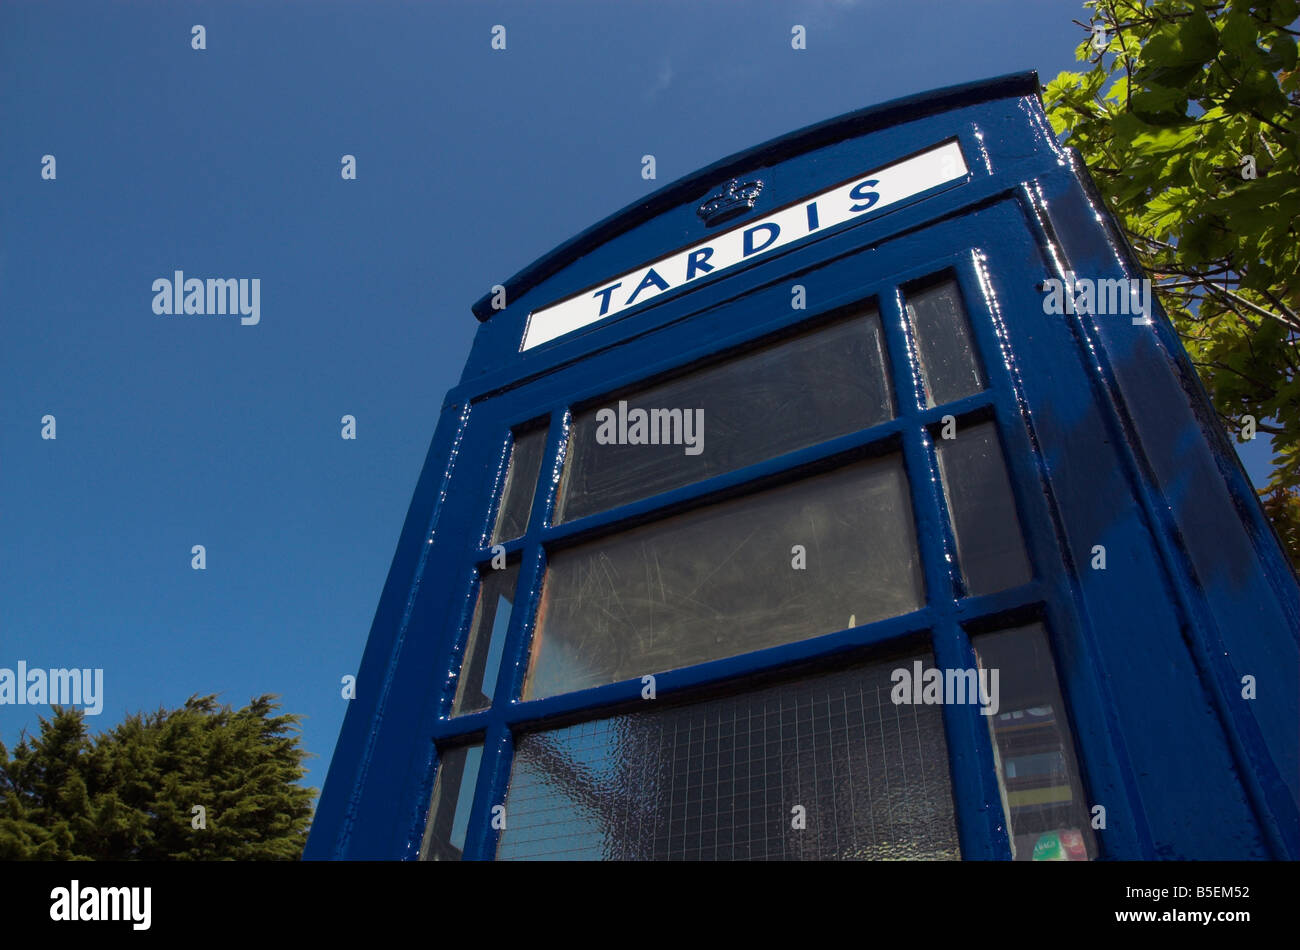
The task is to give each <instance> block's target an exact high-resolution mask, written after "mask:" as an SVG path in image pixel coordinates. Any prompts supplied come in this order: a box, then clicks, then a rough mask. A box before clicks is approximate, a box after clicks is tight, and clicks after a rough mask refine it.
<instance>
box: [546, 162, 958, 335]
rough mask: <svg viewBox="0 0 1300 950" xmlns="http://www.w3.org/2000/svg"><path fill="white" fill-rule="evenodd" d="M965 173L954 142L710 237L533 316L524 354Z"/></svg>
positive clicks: (867, 215) (866, 174)
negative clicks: (678, 288)
mask: <svg viewBox="0 0 1300 950" xmlns="http://www.w3.org/2000/svg"><path fill="white" fill-rule="evenodd" d="M966 171H967V169H966V162H965V161H964V160H963V159H962V154H961V149H960V148H959V147H958V145H957V143H956V142H948V143H945V144H944V145H940V146H939V147H937V148H932V149H930V150H929V151H927V152H922V153H921V154H919V155H914V156H912V157H911V158H908V159H904V160H903V161H901V162H896V163H895V164H893V165H888V166H886V167H885V168H881V169H878V170H877V171H873V172H867V173H865V174H864V175H863V176H862V177H861V178H859V179H855V180H854V181H851V182H849V183H847V184H843V185H839V186H838V187H835V188H832V189H830V190H829V191H824V192H822V193H821V194H819V195H814V196H812V197H811V198H805V199H803V200H801V201H797V202H795V203H794V204H791V205H787V206H786V207H784V208H781V209H780V210H779V211H775V212H773V213H772V214H770V215H769V216H767V217H766V218H763V219H761V220H759V221H751V222H748V223H746V224H742V225H740V226H738V227H735V228H732V229H731V230H730V231H723V232H721V233H719V234H715V235H713V237H711V238H710V239H709V240H707V241H703V242H701V243H699V244H696V245H694V246H693V247H688V248H685V249H684V250H681V251H677V252H676V253H673V254H669V255H668V256H667V257H663V258H661V259H659V260H657V261H655V262H654V263H653V264H650V265H649V266H647V267H642V268H640V269H638V270H634V271H630V272H628V273H626V274H622V275H620V276H619V277H615V278H612V279H611V280H609V281H607V282H606V283H604V284H602V285H601V286H600V287H597V288H596V289H595V290H594V291H583V292H582V293H580V294H577V295H575V296H573V297H569V298H568V299H567V300H561V301H560V302H559V303H556V304H552V305H551V306H549V307H545V308H543V309H541V310H538V311H536V312H534V313H533V314H532V315H531V317H530V318H529V320H528V329H526V330H525V331H524V342H523V346H522V347H521V349H524V350H528V349H531V348H532V347H534V346H540V345H541V344H543V343H547V342H549V341H550V340H554V339H555V338H556V337H560V336H564V334H566V333H572V332H573V331H574V330H577V329H580V328H581V327H585V326H588V325H590V324H592V323H596V322H597V321H600V320H605V319H608V318H609V317H613V316H615V315H617V314H619V313H622V312H623V311H624V310H627V309H628V308H629V307H634V306H636V305H637V304H642V303H645V302H646V301H647V300H651V299H653V298H655V297H657V296H658V295H659V294H662V293H664V292H665V291H668V290H672V289H674V288H677V287H680V286H682V285H683V284H689V283H690V282H691V281H693V280H699V279H700V278H701V277H704V276H705V275H708V274H716V273H718V272H719V271H723V270H726V269H727V268H728V267H734V266H735V265H737V264H740V263H742V262H744V261H748V260H751V259H753V258H756V257H758V256H760V255H762V254H768V253H771V252H772V251H775V250H777V249H778V248H782V247H786V246H787V245H790V244H794V243H796V242H798V241H802V240H804V239H805V238H807V237H808V236H809V235H811V234H814V233H816V232H818V231H825V230H826V229H828V228H833V227H835V226H836V225H837V224H843V223H844V222H845V221H848V220H850V219H852V218H858V217H869V216H870V215H871V214H872V213H874V212H876V211H878V210H879V209H881V208H886V207H888V206H889V205H892V204H896V203H897V202H899V201H903V200H904V199H906V198H910V197H911V196H912V195H915V194H919V193H921V192H923V191H925V190H926V189H928V188H933V187H935V186H936V185H942V184H944V183H945V182H949V181H952V180H954V179H956V178H962V177H964V176H965V175H966Z"/></svg>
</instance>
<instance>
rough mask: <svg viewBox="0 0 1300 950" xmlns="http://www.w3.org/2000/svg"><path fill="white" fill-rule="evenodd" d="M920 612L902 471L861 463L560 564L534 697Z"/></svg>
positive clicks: (548, 598)
mask: <svg viewBox="0 0 1300 950" xmlns="http://www.w3.org/2000/svg"><path fill="white" fill-rule="evenodd" d="M795 545H800V546H801V549H802V552H803V553H802V554H800V553H798V552H797V551H795V550H793V549H794V546H795ZM798 563H803V564H805V565H806V568H805V569H802V570H799V569H795V567H794V565H795V564H798ZM923 602H924V591H923V585H922V580H921V569H920V565H919V562H918V558H917V551H916V535H915V530H914V528H913V524H912V509H911V504H910V502H909V500H908V492H907V478H906V476H905V474H904V472H903V465H902V462H901V460H900V459H899V457H898V456H890V457H888V458H885V459H876V460H871V461H866V462H857V463H854V464H851V465H847V466H845V467H844V468H841V469H837V470H836V471H833V472H830V473H828V474H823V475H817V476H813V477H811V478H807V479H804V480H802V481H798V482H795V483H793V484H789V485H784V486H781V487H779V488H773V489H770V490H768V491H765V492H760V493H758V494H754V495H749V496H746V497H743V498H737V499H733V500H730V501H725V502H721V503H719V504H716V505H711V506H709V507H706V508H701V509H696V510H695V511H691V512H687V513H685V514H681V515H677V516H674V517H671V518H667V519H665V520H663V521H660V522H656V523H653V524H650V525H645V526H642V527H639V528H634V529H632V530H630V531H627V532H624V533H623V534H620V535H616V536H613V537H610V538H602V539H600V540H598V541H593V542H590V543H588V544H585V545H581V546H579V547H575V548H570V549H567V550H562V551H559V552H557V553H556V554H555V555H554V556H553V557H552V558H551V559H550V564H549V567H548V570H547V574H546V579H545V586H544V588H543V593H542V602H541V607H540V609H539V612H538V618H537V625H536V626H537V630H536V633H535V634H534V637H533V647H532V662H531V668H530V670H529V675H528V680H527V683H526V684H525V689H524V698H525V699H537V698H540V697H543V696H552V695H555V694H557V693H564V692H569V691H571V690H576V689H583V688H586V687H591V686H601V685H603V684H606V683H613V682H617V681H619V680H624V679H632V678H640V677H641V676H643V675H645V674H647V673H657V672H661V671H663V670H670V669H676V668H679V667H683V666H690V665H692V664H695V663H702V662H705V661H707V660H715V659H719V658H721V657H728V656H735V655H737V654H740V653H748V652H750V651H753V650H760V649H763V648H765V647H771V646H776V645H777V644H781V643H788V642H790V641H792V640H802V639H805V638H808V637H815V636H819V635H821V634H826V633H833V632H834V631H836V630H841V629H843V628H845V627H849V626H853V625H856V624H864V623H869V622H871V621H873V620H880V619H882V618H884V617H892V616H895V615H896V614H904V613H907V612H909V611H911V610H915V609H917V608H919V607H920V606H922V604H923Z"/></svg>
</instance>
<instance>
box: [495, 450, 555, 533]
mask: <svg viewBox="0 0 1300 950" xmlns="http://www.w3.org/2000/svg"><path fill="white" fill-rule="evenodd" d="M545 452H546V429H544V428H541V429H533V430H531V431H530V432H525V433H522V434H520V435H518V436H516V437H515V441H514V445H513V446H512V447H511V449H510V465H509V466H508V467H507V468H506V484H505V487H504V488H502V490H501V499H500V501H501V505H500V507H499V508H498V511H497V524H496V530H494V531H493V532H492V541H493V543H496V542H497V541H509V540H510V539H511V538H518V537H522V536H523V533H524V532H525V531H526V530H528V513H529V512H530V511H531V510H532V507H533V493H534V492H536V491H537V475H538V473H539V472H541V470H542V455H544V454H545Z"/></svg>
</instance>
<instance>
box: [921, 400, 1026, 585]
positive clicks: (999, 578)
mask: <svg viewBox="0 0 1300 950" xmlns="http://www.w3.org/2000/svg"><path fill="white" fill-rule="evenodd" d="M938 454H939V472H940V473H941V474H942V476H943V490H944V496H945V497H946V498H947V500H948V512H949V514H950V516H951V517H952V530H953V534H954V535H956V538H957V560H958V563H959V564H960V565H961V571H962V576H963V577H964V578H965V579H966V591H967V593H970V594H992V593H995V592H996V591H1000V590H1006V589H1007V588H1008V587H1015V586H1016V585H1018V584H1023V583H1025V582H1026V581H1028V580H1029V576H1030V571H1029V561H1028V559H1027V558H1026V557H1025V545H1024V541H1023V540H1022V538H1021V535H1020V519H1019V518H1017V517H1016V504H1015V500H1014V499H1013V498H1012V496H1011V483H1010V482H1009V481H1007V469H1006V466H1005V465H1004V464H1003V461H1002V449H1001V447H1000V445H999V440H998V433H997V428H996V427H995V426H994V424H993V423H991V422H981V423H980V424H978V425H974V426H969V427H967V428H958V430H957V437H956V438H955V439H940V440H939V441H938Z"/></svg>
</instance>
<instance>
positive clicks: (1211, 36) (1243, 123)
mask: <svg viewBox="0 0 1300 950" xmlns="http://www.w3.org/2000/svg"><path fill="white" fill-rule="evenodd" d="M1084 7H1085V9H1086V10H1087V11H1088V13H1089V15H1090V16H1091V22H1090V23H1086V24H1085V23H1082V22H1080V21H1076V22H1079V25H1080V27H1082V28H1083V29H1085V30H1086V31H1087V35H1086V37H1085V39H1084V41H1083V42H1082V43H1081V44H1080V46H1079V48H1078V50H1077V54H1076V55H1077V57H1078V59H1079V60H1081V61H1082V62H1085V63H1087V64H1088V66H1089V69H1088V70H1087V71H1086V72H1065V73H1061V74H1060V75H1059V76H1057V77H1056V79H1054V80H1052V82H1050V83H1049V84H1048V86H1047V90H1046V92H1045V94H1044V101H1045V104H1046V106H1047V110H1048V116H1049V117H1050V118H1051V121H1052V126H1053V128H1054V129H1055V130H1056V132H1057V133H1058V134H1061V135H1063V136H1064V139H1065V143H1066V144H1067V145H1070V146H1072V147H1073V148H1076V149H1078V150H1079V152H1080V154H1081V155H1082V157H1083V159H1084V161H1085V163H1086V164H1087V165H1088V168H1089V170H1090V171H1091V172H1092V176H1093V178H1094V180H1095V181H1096V183H1097V186H1098V188H1099V189H1100V190H1101V192H1102V194H1103V196H1104V197H1105V200H1106V202H1107V204H1108V205H1109V206H1110V209H1111V211H1112V212H1114V214H1115V217H1116V219H1117V220H1118V221H1119V222H1120V224H1121V225H1122V226H1123V227H1124V229H1125V230H1126V231H1127V232H1128V237H1129V240H1130V242H1131V243H1132V244H1133V246H1134V248H1135V249H1136V251H1137V253H1138V256H1139V258H1140V259H1141V262H1142V264H1143V265H1144V267H1145V268H1146V270H1147V272H1148V273H1149V274H1150V275H1151V276H1152V278H1153V284H1154V286H1155V290H1156V294H1157V296H1158V297H1159V299H1160V302H1161V303H1162V305H1163V306H1164V308H1165V311H1166V313H1168V314H1169V316H1170V318H1171V319H1172V320H1173V323H1174V326H1175V327H1176V328H1177V329H1178V332H1179V334H1180V336H1181V337H1182V339H1183V342H1184V345H1185V346H1186V347H1187V351H1188V353H1189V354H1190V355H1191V358H1192V361H1193V362H1194V363H1195V364H1196V367H1197V369H1198V371H1199V373H1200V375H1201V379H1202V380H1203V381H1204V383H1205V386H1206V389H1207V390H1208V391H1209V393H1210V396H1211V398H1212V399H1213V401H1214V405H1215V408H1216V409H1217V411H1218V413H1219V415H1220V416H1221V418H1222V419H1223V421H1224V424H1225V425H1226V426H1227V427H1228V430H1229V431H1230V432H1232V433H1234V434H1235V435H1237V437H1238V438H1240V437H1241V435H1242V417H1243V416H1247V415H1249V416H1252V417H1254V419H1255V420H1257V425H1258V431H1259V432H1260V433H1263V434H1265V435H1267V436H1272V438H1273V451H1274V457H1273V470H1272V472H1271V476H1270V481H1269V485H1268V488H1267V489H1265V510H1266V511H1267V512H1268V514H1269V517H1270V518H1271V519H1272V521H1273V524H1274V526H1275V527H1276V528H1277V532H1278V536H1279V537H1280V538H1281V539H1282V541H1283V543H1284V544H1285V545H1286V546H1287V548H1288V553H1289V555H1290V557H1291V560H1292V563H1293V564H1295V565H1296V566H1297V567H1300V374H1298V373H1297V368H1298V364H1300V347H1298V346H1297V340H1298V339H1300V317H1298V316H1297V311H1300V273H1298V268H1297V260H1298V258H1300V249H1298V247H1297V234H1296V218H1297V215H1298V214H1300V175H1297V158H1300V153H1298V150H1297V140H1296V133H1297V130H1298V128H1300V125H1298V124H1297V110H1298V109H1300V93H1298V91H1297V79H1298V77H1297V70H1296V36H1297V35H1300V33H1297V31H1296V29H1295V26H1296V17H1297V12H1298V11H1300V3H1297V0H1224V2H1217V3H1207V2H1204V0H1089V2H1086V3H1085V4H1084Z"/></svg>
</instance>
